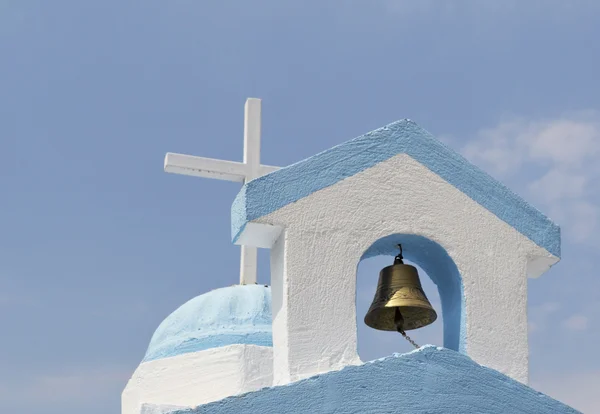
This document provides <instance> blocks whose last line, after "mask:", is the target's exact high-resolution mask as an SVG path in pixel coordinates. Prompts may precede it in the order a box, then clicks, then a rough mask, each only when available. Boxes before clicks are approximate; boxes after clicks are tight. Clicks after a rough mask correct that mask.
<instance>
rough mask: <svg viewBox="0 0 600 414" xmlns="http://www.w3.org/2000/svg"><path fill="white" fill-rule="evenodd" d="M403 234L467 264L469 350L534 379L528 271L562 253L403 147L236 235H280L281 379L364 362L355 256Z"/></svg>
mask: <svg viewBox="0 0 600 414" xmlns="http://www.w3.org/2000/svg"><path fill="white" fill-rule="evenodd" d="M277 228H281V229H283V230H282V231H281V233H280V235H279V237H278V238H276V237H274V234H275V235H276V232H274V229H277ZM396 233H405V234H416V235H421V236H424V237H426V238H428V239H430V240H433V241H435V242H437V243H438V244H440V245H441V246H442V247H443V248H444V249H445V250H446V252H447V253H448V254H449V255H450V257H451V258H452V259H453V260H454V263H455V264H456V266H457V268H458V270H459V272H460V274H461V275H462V281H463V289H464V303H465V308H464V320H465V323H464V335H465V337H464V351H465V352H466V354H467V355H469V356H470V357H471V358H473V359H474V360H475V361H476V362H478V363H480V364H482V365H485V366H488V367H490V368H494V369H496V370H498V371H500V372H503V373H505V374H507V375H508V376H510V377H512V378H514V379H516V380H518V381H521V382H524V383H526V382H527V379H528V342H527V276H528V272H529V276H531V277H535V276H538V275H539V274H541V273H543V272H544V271H546V270H547V269H548V268H549V267H550V266H551V265H552V264H553V263H555V262H556V261H557V260H558V258H557V257H555V256H553V255H552V254H550V253H549V252H548V251H546V250H545V249H544V248H542V247H539V246H538V245H536V244H535V243H533V242H532V241H531V240H529V239H528V238H527V237H525V236H524V235H522V234H521V233H519V232H518V231H517V230H515V229H514V228H513V227H511V226H510V225H508V224H507V223H506V222H504V221H502V220H500V219H499V218H498V217H496V216H495V215H494V214H492V213H491V212H490V211H488V210H487V209H485V208H483V207H482V206H481V205H480V204H478V203H477V202H475V201H473V200H472V199H471V198H469V197H468V196H467V195H465V194H464V193H463V192H461V191H459V190H458V189H457V188H455V187H454V186H452V185H450V184H448V183H447V182H446V181H444V180H443V179H442V178H440V177H439V176H438V175H436V174H434V173H433V172H431V170H429V169H427V168H426V167H424V166H423V165H421V164H420V163H418V162H417V161H415V160H414V159H413V158H411V157H410V156H408V155H405V154H400V155H397V156H394V157H392V158H390V159H388V160H387V161H384V162H381V163H379V164H377V165H375V166H374V167H371V168H369V169H366V170H364V171H362V172H360V173H358V174H356V175H353V176H351V177H349V178H346V179H344V180H342V181H340V182H338V183H336V184H334V185H332V186H329V187H326V188H324V189H321V190H319V191H317V192H314V193H312V194H311V195H309V196H307V197H304V198H302V199H300V200H299V201H296V202H294V203H291V204H288V205H286V206H284V207H283V208H281V209H279V210H276V211H274V212H273V213H270V214H269V215H267V216H264V217H261V218H259V219H257V220H254V221H253V222H252V223H250V224H249V225H247V226H246V227H245V229H244V232H243V233H242V235H241V236H240V238H239V240H238V242H243V243H246V244H249V243H250V244H251V243H254V244H255V245H257V246H261V247H268V246H265V241H269V240H276V241H275V242H274V244H273V245H272V251H271V275H272V295H273V347H274V348H273V360H274V372H273V376H274V383H275V384H285V383H289V382H292V381H296V380H299V379H302V378H306V377H309V376H312V375H315V374H318V373H322V372H327V371H331V370H338V369H341V368H343V367H344V366H347V365H352V364H358V363H360V360H359V358H358V354H357V347H356V314H355V290H356V269H357V265H358V262H359V261H360V258H361V256H362V255H363V253H364V252H365V250H367V249H368V248H369V247H370V246H371V245H372V244H373V243H374V242H375V241H377V240H378V239H380V238H382V237H385V236H389V235H391V234H396ZM373 283H376V280H373ZM438 311H439V310H438Z"/></svg>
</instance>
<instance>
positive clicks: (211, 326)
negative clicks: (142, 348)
mask: <svg viewBox="0 0 600 414" xmlns="http://www.w3.org/2000/svg"><path fill="white" fill-rule="evenodd" d="M233 344H249V345H262V346H273V339H272V330H271V288H270V287H266V286H263V285H236V286H230V287H226V288H221V289H216V290H213V291H211V292H208V293H205V294H204V295H200V296H197V297H195V298H194V299H191V300H190V301H188V302H187V303H185V304H183V305H182V306H181V307H179V309H177V310H176V311H175V312H173V313H172V314H170V315H169V316H168V317H167V318H166V319H165V320H164V321H163V322H162V323H161V324H160V325H159V327H158V329H157V330H156V332H154V335H152V339H151V340H150V345H149V346H148V351H146V356H145V357H144V362H146V361H152V360H155V359H160V358H168V357H172V356H176V355H180V354H185V353H188V352H196V351H201V350H204V349H210V348H218V347H221V346H227V345H233Z"/></svg>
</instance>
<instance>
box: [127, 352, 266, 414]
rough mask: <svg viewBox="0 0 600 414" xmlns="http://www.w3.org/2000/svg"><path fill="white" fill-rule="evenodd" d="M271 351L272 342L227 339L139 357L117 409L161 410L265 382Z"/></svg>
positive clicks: (132, 412)
mask: <svg viewBox="0 0 600 414" xmlns="http://www.w3.org/2000/svg"><path fill="white" fill-rule="evenodd" d="M272 355H273V349H272V348H271V347H262V346H256V345H229V346H226V347H221V348H213V349H207V350H204V351H199V352H193V353H186V354H183V355H179V356H176V357H171V358H162V359H158V360H154V361H150V362H144V363H142V364H141V365H140V366H139V367H138V368H137V369H136V371H135V373H134V374H133V377H132V378H131V379H130V380H129V382H128V383H127V386H126V387H125V390H124V391H123V395H122V411H121V412H122V414H141V413H153V412H158V413H162V412H165V410H166V409H167V408H168V406H176V407H195V406H197V405H201V404H206V403H209V402H211V401H217V400H220V399H223V398H226V397H228V396H232V395H238V394H242V393H246V392H249V391H255V390H258V389H261V388H264V387H269V386H271V385H272V384H273V376H272V371H273V360H272ZM144 410H145V411H144ZM151 410H154V411H151ZM157 410H159V411H157ZM160 410H162V411H160Z"/></svg>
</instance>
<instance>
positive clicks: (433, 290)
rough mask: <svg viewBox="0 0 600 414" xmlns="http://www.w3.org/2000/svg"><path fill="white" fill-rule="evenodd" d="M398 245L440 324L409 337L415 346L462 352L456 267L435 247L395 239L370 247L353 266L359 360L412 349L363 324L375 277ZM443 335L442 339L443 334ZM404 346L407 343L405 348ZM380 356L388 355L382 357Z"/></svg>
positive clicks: (404, 236) (398, 338)
mask: <svg viewBox="0 0 600 414" xmlns="http://www.w3.org/2000/svg"><path fill="white" fill-rule="evenodd" d="M398 244H402V247H403V254H404V258H405V262H406V263H408V264H412V265H413V266H416V267H417V269H418V270H419V275H420V278H421V283H422V284H423V289H424V290H425V293H426V294H427V296H428V298H429V300H430V301H431V303H432V305H433V306H434V307H435V308H436V312H437V313H438V320H437V321H436V322H435V323H434V324H432V325H430V326H428V327H424V328H421V329H419V330H418V331H413V332H414V335H411V331H409V332H408V334H409V335H410V336H411V337H413V339H415V340H416V342H417V343H419V345H425V344H427V343H433V344H438V343H440V342H441V341H440V338H441V337H443V346H444V347H445V348H448V349H452V350H455V351H460V352H464V315H465V312H464V296H463V288H462V278H461V276H460V273H459V272H458V268H457V267H456V264H455V263H454V261H453V260H452V258H451V257H450V256H449V255H448V253H447V252H446V250H445V249H444V248H443V247H442V246H440V245H439V244H438V243H436V242H434V241H432V240H429V239H427V238H425V237H422V236H417V235H411V234H394V235H390V236H386V237H383V238H381V239H379V240H377V241H376V242H374V243H373V244H372V245H371V246H370V247H369V248H368V249H367V250H366V251H365V252H364V254H363V256H362V257H361V259H360V262H359V265H358V266H357V284H356V315H357V316H356V317H357V333H358V338H357V339H358V352H359V355H360V357H361V359H362V360H371V359H374V358H375V357H381V356H384V355H390V354H391V353H394V352H406V351H409V350H411V349H412V346H411V345H410V344H409V343H408V342H406V341H405V340H404V339H403V338H402V337H401V336H400V335H399V334H397V333H395V332H381V331H376V330H373V329H371V328H369V327H367V326H366V325H365V324H364V322H363V318H364V315H365V313H366V311H367V309H368V307H369V305H370V304H371V301H372V300H373V295H374V294H375V288H376V285H377V280H378V277H379V271H380V270H381V269H382V268H383V267H385V266H388V265H390V264H392V258H393V256H395V255H396V254H397V253H398V251H397V248H396V246H397V245H398ZM442 332H443V334H442ZM402 342H406V343H405V344H403V343H402ZM382 352H388V353H387V354H382Z"/></svg>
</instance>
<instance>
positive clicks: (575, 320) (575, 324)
mask: <svg viewBox="0 0 600 414" xmlns="http://www.w3.org/2000/svg"><path fill="white" fill-rule="evenodd" d="M588 323H589V319H588V318H587V316H584V315H573V316H571V317H570V318H569V319H567V320H565V321H564V322H563V326H564V327H565V328H567V329H570V330H572V331H584V330H586V329H587V327H588Z"/></svg>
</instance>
